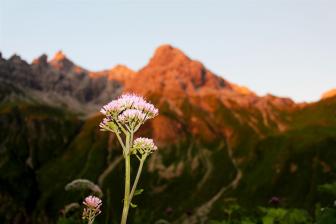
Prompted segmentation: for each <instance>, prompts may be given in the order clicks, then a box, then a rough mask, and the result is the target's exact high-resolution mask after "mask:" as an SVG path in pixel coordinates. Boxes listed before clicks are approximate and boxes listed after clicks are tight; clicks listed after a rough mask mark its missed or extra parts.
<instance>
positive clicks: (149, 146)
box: [133, 137, 157, 154]
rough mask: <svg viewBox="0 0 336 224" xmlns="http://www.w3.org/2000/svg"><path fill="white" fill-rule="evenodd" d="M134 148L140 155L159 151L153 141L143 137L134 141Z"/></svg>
mask: <svg viewBox="0 0 336 224" xmlns="http://www.w3.org/2000/svg"><path fill="white" fill-rule="evenodd" d="M133 148H134V149H135V150H137V151H138V152H139V153H140V154H145V153H152V152H154V151H156V150H157V146H156V145H155V144H154V141H153V139H150V138H142V137H140V138H137V139H135V140H134V142H133Z"/></svg>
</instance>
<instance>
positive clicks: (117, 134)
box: [115, 132, 126, 151]
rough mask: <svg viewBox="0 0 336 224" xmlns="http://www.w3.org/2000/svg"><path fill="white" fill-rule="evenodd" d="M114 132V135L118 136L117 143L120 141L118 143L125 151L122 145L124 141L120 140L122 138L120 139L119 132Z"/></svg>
mask: <svg viewBox="0 0 336 224" xmlns="http://www.w3.org/2000/svg"><path fill="white" fill-rule="evenodd" d="M115 134H116V136H117V138H118V141H119V143H120V145H121V147H122V149H123V151H125V150H126V149H125V145H124V142H123V141H122V139H121V137H120V135H119V133H117V132H115Z"/></svg>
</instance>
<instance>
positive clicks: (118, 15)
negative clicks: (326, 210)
mask: <svg viewBox="0 0 336 224" xmlns="http://www.w3.org/2000/svg"><path fill="white" fill-rule="evenodd" d="M335 12H336V1H334V0H329V1H328V0H315V1H312V0H301V1H299V0H278V1H276V0H274V1H272V0H265V1H262V0H259V1H249V0H245V1H243V0H230V1H229V0H228V1H225V0H221V1H219V0H218V1H214V0H204V1H200V0H194V1H187V0H185V1H183V0H169V1H168V0H146V1H141V0H138V1H136V0H133V1H131V0H110V1H108V0H21V1H19V0H0V51H1V52H2V54H3V56H4V57H9V56H11V55H12V54H13V53H17V54H19V55H21V56H22V57H23V58H24V59H26V60H28V61H29V62H30V61H31V60H32V59H34V58H36V57H38V56H39V55H41V54H42V53H46V54H48V55H49V56H50V57H51V56H52V55H53V54H54V53H55V52H56V51H57V50H59V49H62V50H63V51H64V52H65V54H67V55H68V57H69V58H71V59H72V60H73V61H74V62H75V63H77V64H79V65H81V66H83V67H85V68H88V69H91V70H102V69H107V68H111V67H113V66H114V65H115V64H118V63H121V64H126V65H128V66H129V67H130V68H132V69H135V70H137V69H139V68H141V67H142V66H144V65H145V64H146V63H147V62H148V60H149V58H150V56H151V55H152V54H153V51H154V49H155V48H156V47H157V46H159V45H161V44H163V43H170V44H172V45H174V46H176V47H178V48H180V49H182V50H183V51H184V52H186V53H187V54H188V55H189V56H190V57H192V58H194V59H197V60H200V61H202V62H203V63H204V64H205V65H206V66H207V67H208V68H209V69H210V70H212V71H213V72H215V73H216V74H218V75H221V76H223V77H224V78H226V79H227V80H229V81H231V82H235V83H237V84H241V85H245V86H247V87H249V88H250V89H252V90H253V91H255V92H257V93H258V94H260V95H263V94H266V93H267V92H270V93H273V94H275V95H279V96H289V97H291V98H293V99H295V100H297V101H303V100H306V101H312V100H317V99H318V98H319V97H320V95H321V94H322V93H323V92H324V91H326V90H328V89H331V88H333V87H336V13H335Z"/></svg>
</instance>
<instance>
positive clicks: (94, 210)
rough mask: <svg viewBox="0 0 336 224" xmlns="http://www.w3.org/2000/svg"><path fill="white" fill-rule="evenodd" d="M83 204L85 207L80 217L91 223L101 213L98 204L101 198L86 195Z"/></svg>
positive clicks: (99, 204) (100, 203) (100, 202)
mask: <svg viewBox="0 0 336 224" xmlns="http://www.w3.org/2000/svg"><path fill="white" fill-rule="evenodd" d="M83 204H84V205H86V208H84V210H83V214H82V219H87V220H88V223H90V224H91V223H93V222H94V219H95V218H96V216H97V215H99V214H100V213H101V211H100V206H101V205H102V200H100V198H98V197H95V196H91V195H90V196H88V197H86V198H85V199H84V201H83Z"/></svg>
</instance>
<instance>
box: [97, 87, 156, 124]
mask: <svg viewBox="0 0 336 224" xmlns="http://www.w3.org/2000/svg"><path fill="white" fill-rule="evenodd" d="M129 109H135V110H139V111H140V112H142V113H143V114H145V115H146V119H151V118H153V117H155V116H157V115H158V112H159V110H158V109H157V108H155V106H154V105H153V104H151V103H148V102H147V101H146V100H144V98H143V97H141V96H138V95H135V94H129V93H128V94H124V95H122V96H121V97H119V98H118V99H116V100H113V101H111V102H110V103H108V104H106V105H105V106H103V108H102V109H101V110H100V112H101V113H102V114H104V115H107V116H108V115H109V116H111V118H116V117H117V116H119V115H120V113H122V112H123V111H125V110H129Z"/></svg>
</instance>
